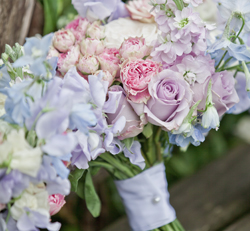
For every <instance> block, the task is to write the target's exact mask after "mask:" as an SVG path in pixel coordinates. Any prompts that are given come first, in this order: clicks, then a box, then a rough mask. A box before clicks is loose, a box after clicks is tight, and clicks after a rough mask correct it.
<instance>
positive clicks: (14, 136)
mask: <svg viewBox="0 0 250 231" xmlns="http://www.w3.org/2000/svg"><path fill="white" fill-rule="evenodd" d="M0 153H1V155H0V165H1V164H6V163H7V162H9V161H10V163H9V166H10V168H11V169H17V170H19V171H20V172H22V173H25V174H27V175H30V176H33V177H36V175H37V172H38V170H39V168H40V165H41V163H42V150H41V148H39V147H36V148H33V147H31V146H30V145H29V144H28V142H27V141H26V140H25V134H24V130H22V129H21V130H19V131H17V130H12V131H11V132H10V133H9V134H8V135H7V139H6V140H5V141H4V142H3V143H2V144H1V145H0Z"/></svg>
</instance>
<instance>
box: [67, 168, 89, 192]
mask: <svg viewBox="0 0 250 231" xmlns="http://www.w3.org/2000/svg"><path fill="white" fill-rule="evenodd" d="M84 171H85V169H78V168H77V169H75V170H74V171H73V172H71V173H70V174H69V180H70V183H71V190H72V191H74V192H77V188H78V181H79V180H80V179H81V177H82V176H83V173H84Z"/></svg>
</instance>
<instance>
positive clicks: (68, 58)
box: [58, 45, 80, 75]
mask: <svg viewBox="0 0 250 231" xmlns="http://www.w3.org/2000/svg"><path fill="white" fill-rule="evenodd" d="M79 57H80V48H79V46H78V45H77V46H73V47H71V48H70V49H69V51H68V52H67V53H61V54H60V55H59V59H58V71H60V72H61V74H62V75H65V74H66V73H67V71H68V70H69V69H70V68H71V67H73V66H75V65H76V64H77V62H78V59H79Z"/></svg>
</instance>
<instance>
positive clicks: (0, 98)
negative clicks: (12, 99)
mask: <svg viewBox="0 0 250 231" xmlns="http://www.w3.org/2000/svg"><path fill="white" fill-rule="evenodd" d="M6 98H7V97H6V96H5V95H3V94H1V93H0V116H2V115H4V114H5V109H4V105H5V100H6Z"/></svg>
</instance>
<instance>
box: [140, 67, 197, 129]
mask: <svg viewBox="0 0 250 231" xmlns="http://www.w3.org/2000/svg"><path fill="white" fill-rule="evenodd" d="M148 90H149V93H150V95H151V98H150V99H149V100H148V102H147V105H146V106H145V107H144V113H145V114H146V118H147V120H148V121H149V122H150V123H152V124H155V125H157V126H160V127H162V129H163V130H165V131H171V130H173V129H175V130H177V129H178V128H179V127H180V126H181V124H182V122H183V120H184V119H185V117H186V116H187V114H188V112H189V110H190V107H191V105H192V100H193V92H192V90H191V89H190V86H189V84H188V83H187V82H186V81H185V80H184V79H183V77H182V75H181V74H180V73H178V72H174V71H172V70H163V71H162V72H160V73H159V74H158V75H156V76H155V77H154V78H153V79H152V80H151V82H150V83H149V85H148Z"/></svg>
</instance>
